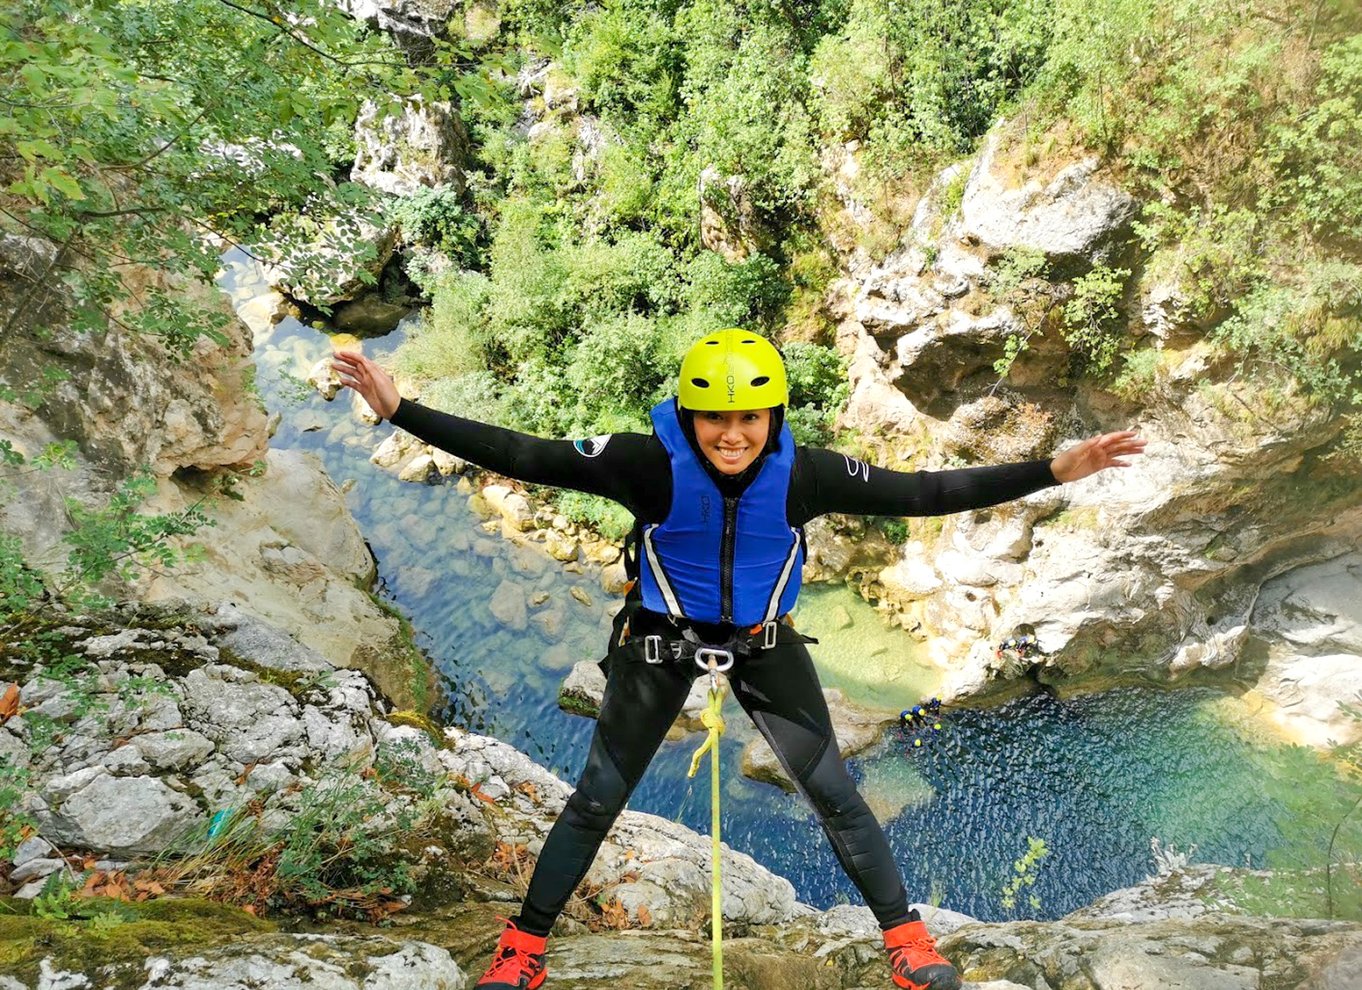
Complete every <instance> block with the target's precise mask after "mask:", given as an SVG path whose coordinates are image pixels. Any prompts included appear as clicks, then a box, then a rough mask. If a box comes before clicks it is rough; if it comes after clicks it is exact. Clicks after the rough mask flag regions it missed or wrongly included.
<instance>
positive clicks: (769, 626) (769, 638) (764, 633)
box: [761, 619, 776, 650]
mask: <svg viewBox="0 0 1362 990" xmlns="http://www.w3.org/2000/svg"><path fill="white" fill-rule="evenodd" d="M775 645H776V620H775V619H772V620H771V621H770V622H767V623H763V625H762V627H761V648H762V649H763V650H769V649H770V648H771V647H773V646H775Z"/></svg>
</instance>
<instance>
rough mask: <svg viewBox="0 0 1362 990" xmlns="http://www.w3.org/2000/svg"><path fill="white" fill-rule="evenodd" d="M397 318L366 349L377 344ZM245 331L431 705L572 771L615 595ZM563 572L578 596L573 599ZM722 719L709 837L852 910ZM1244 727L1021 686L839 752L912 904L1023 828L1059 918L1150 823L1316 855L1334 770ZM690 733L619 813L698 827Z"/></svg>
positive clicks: (1198, 836)
mask: <svg viewBox="0 0 1362 990" xmlns="http://www.w3.org/2000/svg"><path fill="white" fill-rule="evenodd" d="M224 287H225V288H227V289H228V291H229V292H232V293H233V295H234V297H235V298H236V299H237V301H238V304H239V303H240V302H241V300H243V299H245V298H249V297H250V296H252V295H254V294H255V293H257V292H258V291H259V290H260V287H258V286H256V285H255V284H254V283H253V281H252V276H251V274H250V272H249V271H248V270H246V269H245V268H238V267H235V266H234V267H233V268H232V269H231V270H230V271H229V273H228V275H227V276H226V277H225V280H224ZM405 332H406V331H405V328H404V327H400V328H399V329H398V330H396V331H394V332H393V333H392V334H389V335H387V336H386V337H384V338H382V339H380V340H368V341H365V342H364V344H363V348H364V350H365V352H366V353H367V354H369V355H370V356H371V357H378V356H381V355H383V354H385V353H388V352H390V351H391V350H392V349H393V348H394V347H396V346H397V344H398V343H399V342H400V341H401V339H402V337H403V335H404V333H405ZM340 340H341V342H342V344H344V343H345V339H344V338H341V339H340ZM256 341H257V346H256V358H257V363H258V364H259V367H260V373H259V376H258V380H259V386H260V389H261V393H262V395H263V396H264V398H265V401H266V404H267V405H268V407H269V408H270V410H271V411H275V410H278V411H280V412H282V413H283V416H284V418H283V423H282V425H281V427H280V429H279V432H278V434H277V435H276V436H275V438H274V440H273V445H274V446H276V447H286V448H298V449H303V450H307V451H311V452H314V453H315V454H317V456H319V457H320V458H321V460H322V461H323V463H324V464H325V467H326V469H327V471H328V472H329V473H330V475H331V476H332V477H333V478H335V479H336V481H337V482H342V481H344V480H346V479H354V480H355V482H356V483H355V486H354V488H353V489H352V490H351V491H350V493H349V495H348V500H349V507H350V510H351V512H352V513H353V514H354V516H355V518H356V519H357V521H358V523H359V525H360V528H361V530H362V531H363V533H364V535H365V537H366V538H367V539H368V541H369V543H370V545H371V547H372V548H373V551H374V554H375V556H376V558H377V560H378V567H379V574H380V580H381V583H382V587H381V593H382V594H383V596H384V597H386V598H388V599H390V600H391V601H393V602H394V603H396V605H397V606H398V607H399V608H400V609H401V610H402V611H403V612H404V613H406V614H407V615H408V616H409V617H410V618H411V620H412V622H413V624H414V626H415V628H416V629H417V631H418V643H419V645H420V646H421V647H422V648H423V649H424V650H425V651H426V653H427V654H428V655H429V656H430V657H431V659H432V661H433V662H434V663H435V664H436V665H437V667H438V669H439V670H440V672H441V673H442V675H443V676H444V677H445V679H446V681H447V683H448V687H449V692H450V697H451V703H450V705H449V708H448V710H447V711H446V712H445V713H444V716H445V719H446V720H447V721H448V722H450V723H452V724H459V725H465V726H467V727H469V728H472V729H475V730H478V731H482V732H487V733H490V734H492V735H495V736H497V737H498V738H500V739H503V740H505V741H507V742H509V743H511V744H513V745H515V746H517V747H519V748H520V749H522V750H524V751H525V752H527V753H529V754H530V755H531V756H533V757H534V758H535V759H536V760H537V761H538V762H540V763H542V764H543V765H544V766H546V767H548V768H549V769H551V770H552V771H553V772H554V773H556V774H558V775H559V776H561V777H563V778H564V779H566V780H568V781H569V782H571V781H573V780H575V778H576V774H577V772H578V771H579V769H580V766H581V763H582V761H583V760H584V758H585V754H586V749H587V744H588V742H589V740H590V733H591V731H592V728H593V726H594V723H593V722H592V721H590V720H588V719H584V718H580V717H577V716H572V715H567V714H565V713H563V712H562V711H560V710H559V708H558V705H557V701H556V698H557V690H558V686H559V684H560V683H561V681H562V678H563V677H564V676H565V675H566V673H567V671H568V669H570V668H571V666H572V665H573V664H574V663H575V662H577V661H578V660H583V659H595V658H597V657H599V656H600V654H601V653H602V652H603V649H604V644H605V638H606V631H607V630H608V628H609V617H610V614H611V612H612V611H613V609H614V607H616V602H614V601H613V600H611V599H609V598H607V596H606V595H604V594H603V593H602V592H601V590H600V586H599V584H598V583H597V581H596V580H595V579H594V577H592V576H590V575H573V574H567V573H564V572H563V571H562V569H561V567H559V565H557V564H554V563H553V562H552V561H550V560H549V559H548V558H547V557H545V556H543V555H541V554H539V553H536V552H533V551H529V550H519V549H516V548H515V547H513V546H512V545H510V544H509V543H507V542H506V541H504V540H502V539H501V538H500V537H499V536H497V535H495V534H491V535H489V534H488V533H486V532H484V530H483V528H482V525H481V523H482V520H481V519H480V518H479V517H478V516H476V515H475V514H474V513H472V512H471V511H470V510H469V508H468V504H467V499H466V497H465V496H464V495H462V494H460V493H458V492H456V491H455V488H454V485H453V484H452V483H447V484H441V485H433V486H425V485H415V484H407V483H402V482H399V481H397V480H396V478H395V476H394V475H393V474H391V473H389V472H388V471H386V470H380V469H378V468H376V467H374V466H373V465H371V464H370V463H369V461H368V457H369V454H370V453H371V452H372V450H373V448H374V447H375V446H376V445H377V443H378V442H379V441H380V440H381V439H382V438H383V437H385V436H386V435H387V434H388V432H389V430H390V427H388V426H386V425H381V426H377V427H370V426H365V425H362V424H360V423H359V422H358V421H357V420H356V419H354V418H353V417H352V416H351V414H350V411H349V398H350V393H349V392H348V391H345V392H342V395H341V397H340V398H339V399H338V400H336V401H335V402H332V403H329V404H328V403H326V402H324V401H323V400H322V399H321V398H320V397H318V396H317V395H315V393H312V394H306V393H305V394H304V395H302V396H301V397H299V396H298V395H297V389H296V388H294V387H292V386H291V385H290V384H289V383H288V381H287V379H286V377H285V375H284V374H283V373H284V372H286V373H287V374H288V375H292V376H296V377H302V376H304V375H306V373H307V371H308V369H309V368H310V367H311V366H312V365H313V364H314V363H315V362H316V361H317V360H319V359H321V358H323V357H325V356H326V355H327V354H329V353H330V350H331V338H329V337H328V336H327V335H326V334H325V333H322V332H320V331H318V330H315V329H312V328H310V327H305V326H302V325H301V324H299V323H298V322H297V321H294V320H291V319H286V320H284V321H283V322H281V323H279V324H278V325H276V326H275V327H274V328H273V329H272V330H262V329H257V338H256ZM453 480H455V479H451V481H453ZM503 582H510V583H511V585H512V586H518V588H517V592H516V593H523V594H526V595H527V597H529V598H530V599H531V600H533V599H534V598H535V597H536V596H537V595H538V594H539V593H546V594H547V596H548V597H547V598H546V600H545V601H544V602H543V604H542V605H539V606H537V607H533V608H531V610H530V612H531V621H530V622H529V625H528V626H527V628H526V629H524V630H521V631H512V630H508V629H505V628H503V627H502V626H501V625H500V624H499V623H498V622H497V621H496V620H494V619H493V617H492V614H491V612H490V609H489V603H490V601H491V599H492V596H493V595H494V594H495V593H497V589H498V588H499V587H501V586H502V583H503ZM574 587H577V588H578V589H579V590H580V592H582V593H584V595H583V597H585V598H587V599H589V601H590V604H589V605H588V604H585V603H583V602H582V601H579V600H578V599H577V598H575V597H573V596H572V594H571V591H572V589H573V588H574ZM798 616H799V620H800V625H801V628H803V629H805V630H806V631H808V632H810V633H812V634H813V635H815V636H819V637H820V638H821V639H823V643H822V644H820V645H819V646H815V647H812V650H813V655H814V658H815V661H817V662H819V664H820V668H821V669H823V670H824V671H825V674H826V678H825V679H826V681H827V682H828V683H829V684H833V683H835V684H837V685H838V686H839V687H841V688H842V689H843V690H845V691H846V692H847V693H848V695H850V696H851V697H853V698H859V699H861V700H863V701H870V700H877V701H879V703H880V704H881V705H882V706H884V707H887V708H890V709H893V710H897V709H898V708H900V707H906V706H908V705H910V704H912V703H913V702H915V701H917V700H920V699H921V698H922V697H923V696H924V695H925V694H927V693H929V692H930V690H931V686H932V684H933V683H934V674H933V672H932V671H931V669H930V668H929V667H926V666H924V665H921V664H920V663H919V662H918V661H917V660H916V659H915V658H914V656H913V647H912V645H911V643H910V642H909V641H908V639H907V638H906V637H904V636H899V635H897V634H894V633H892V632H890V631H887V630H884V629H883V628H881V627H880V626H879V624H878V619H877V618H876V617H875V615H874V613H873V611H871V610H870V609H869V608H868V607H866V606H864V604H863V603H860V602H859V601H858V600H855V599H854V598H853V596H851V595H850V594H849V593H848V592H845V591H829V590H819V589H810V590H809V591H808V592H806V597H805V600H804V601H803V602H802V603H801V611H800V613H798ZM848 620H849V621H850V625H849V626H847V625H846V623H847V621H848ZM839 626H844V627H845V628H838V627H839ZM867 671H869V674H867ZM726 711H727V714H728V725H729V729H730V731H729V733H728V735H726V736H725V738H724V742H723V747H722V758H723V764H724V776H725V784H724V793H723V795H722V801H723V819H722V831H723V837H724V840H725V841H726V842H727V843H729V844H730V845H731V846H732V847H733V848H735V849H739V850H742V851H744V852H747V853H749V854H751V855H752V856H753V857H755V858H756V859H757V860H758V861H759V862H761V863H763V864H764V865H766V866H768V867H769V868H771V869H772V870H774V871H775V872H777V873H780V874H782V875H783V876H786V877H788V878H790V880H791V881H792V882H793V883H794V884H795V887H796V889H797V890H798V893H799V897H800V899H801V900H803V901H806V902H808V903H811V904H813V905H815V906H818V907H827V906H830V905H832V904H834V903H838V902H841V901H848V900H849V901H851V902H852V903H860V900H859V896H858V895H857V893H856V892H855V890H854V888H852V886H851V884H850V882H849V881H848V880H847V879H846V877H845V876H844V875H843V874H842V872H841V869H840V868H839V867H838V865H837V863H836V860H835V859H834V857H833V855H832V850H831V848H830V846H829V844H828V842H827V840H826V838H825V837H824V836H823V834H822V832H821V830H820V829H819V828H818V825H817V821H816V819H815V818H814V816H813V814H812V812H811V811H810V810H809V809H808V808H807V807H806V806H805V805H804V803H803V802H802V800H800V799H799V798H797V797H795V796H792V795H789V794H786V793H785V792H783V791H781V790H780V789H778V788H776V787H774V786H772V785H769V784H761V783H756V782H754V781H751V780H748V779H746V778H744V777H742V776H741V775H740V774H739V773H737V772H736V768H737V765H738V759H739V754H740V753H741V750H742V747H743V746H744V745H746V744H747V743H748V742H749V741H750V740H751V739H752V738H753V737H754V735H755V732H754V730H753V729H752V728H751V726H750V724H749V723H748V722H747V720H746V718H745V716H744V715H743V714H742V713H741V711H740V710H739V709H738V707H737V705H736V703H735V702H733V701H731V700H730V701H729V703H728V708H727V709H726ZM1253 724H1254V723H1253V722H1252V721H1251V720H1250V719H1249V713H1248V712H1246V710H1245V708H1244V706H1243V705H1242V704H1240V703H1239V702H1237V701H1235V700H1234V699H1231V698H1227V697H1225V696H1223V695H1221V694H1218V693H1216V692H1212V691H1204V690H1197V691H1180V692H1176V693H1165V692H1158V691H1153V690H1122V691H1114V692H1109V693H1106V694H1102V695H1097V696H1090V697H1086V698H1080V699H1077V700H1072V701H1058V700H1055V699H1051V698H1032V699H1027V700H1022V701H1018V702H1015V703H1013V704H1010V705H1007V706H1004V707H1002V708H997V709H991V710H987V711H971V710H962V711H955V712H949V713H947V714H946V716H945V717H944V719H943V731H942V732H941V733H940V734H936V735H932V736H929V737H927V738H925V739H924V745H923V746H922V747H920V748H914V747H913V746H912V745H911V743H912V739H911V737H905V736H902V735H901V734H899V733H898V732H897V731H895V732H891V733H890V736H889V737H888V738H887V739H885V740H884V741H883V743H882V744H881V745H880V746H879V747H878V748H877V749H876V750H875V751H874V752H872V753H870V754H866V755H864V756H863V757H862V758H859V759H856V760H853V761H852V763H851V767H852V771H853V773H854V774H855V775H856V776H857V778H858V779H859V780H860V781H861V787H862V792H863V793H864V794H865V795H866V798H867V800H868V801H869V802H870V804H871V806H872V808H874V809H875V811H876V814H877V816H878V817H879V818H880V820H881V821H882V822H884V824H885V828H886V831H887V832H888V834H889V839H890V843H891V845H892V847H893V849H894V851H895V854H896V856H897V858H898V860H899V863H900V866H901V869H902V871H903V875H904V880H905V883H906V884H907V885H908V888H909V892H910V894H911V896H912V897H913V898H914V899H918V900H925V899H927V898H928V897H929V896H932V895H933V894H935V896H937V897H939V898H940V901H941V903H942V905H943V906H945V907H948V908H951V909H953V910H958V911H964V912H967V913H969V914H972V915H975V916H977V917H981V918H989V919H993V918H1001V917H1007V916H1010V912H1008V911H1006V910H1005V909H1004V908H1003V907H1002V904H1001V889H1002V887H1003V885H1004V884H1005V883H1006V882H1007V881H1008V879H1009V878H1010V877H1012V876H1013V863H1014V861H1015V860H1017V859H1018V858H1019V857H1020V856H1022V855H1023V853H1025V851H1026V848H1027V840H1028V837H1032V836H1034V837H1036V838H1040V839H1043V840H1044V841H1045V843H1046V845H1047V847H1048V848H1049V850H1050V853H1049V855H1048V856H1046V857H1045V858H1044V859H1043V860H1042V861H1041V863H1040V865H1039V868H1038V870H1037V872H1036V884H1035V887H1034V888H1032V890H1031V892H1032V893H1034V894H1035V895H1036V896H1037V897H1038V899H1039V905H1040V906H1039V908H1032V907H1030V906H1027V905H1025V904H1024V902H1023V905H1022V907H1021V908H1019V909H1018V913H1021V914H1025V915H1027V916H1040V917H1056V916H1058V915H1061V914H1064V913H1066V912H1068V911H1071V910H1073V909H1075V908H1077V907H1080V906H1082V905H1083V904H1085V903H1087V902H1089V901H1091V900H1092V899H1093V898H1094V897H1096V896H1098V895H1100V894H1102V893H1105V892H1107V891H1110V890H1113V889H1116V888H1119V887H1122V886H1126V885H1129V884H1131V883H1135V882H1137V881H1139V880H1140V879H1142V878H1143V877H1145V876H1146V875H1147V874H1148V873H1150V872H1151V868H1152V861H1151V856H1150V838H1151V837H1154V836H1157V837H1158V838H1159V839H1160V840H1161V841H1162V842H1163V843H1164V844H1165V845H1167V844H1168V843H1173V844H1175V845H1176V846H1177V847H1178V848H1180V849H1185V848H1186V847H1188V846H1189V845H1192V844H1195V845H1196V846H1197V847H1198V853H1197V857H1196V858H1197V859H1199V860H1205V861H1211V862H1219V863H1226V864H1234V865H1243V864H1245V863H1251V864H1253V865H1263V864H1264V863H1265V862H1266V861H1267V860H1268V858H1269V857H1272V858H1274V859H1279V860H1282V861H1284V862H1288V863H1291V864H1293V865H1297V864H1308V865H1314V864H1317V863H1318V862H1319V861H1320V860H1319V858H1318V854H1317V850H1318V849H1321V848H1323V843H1324V842H1327V832H1328V830H1329V829H1330V828H1332V825H1333V822H1334V821H1335V820H1336V819H1337V816H1338V815H1341V814H1342V810H1346V809H1342V810H1339V809H1337V808H1336V807H1335V806H1336V805H1339V804H1340V802H1341V801H1342V793H1341V791H1340V787H1339V784H1338V778H1337V776H1336V773H1335V770H1334V769H1333V767H1332V766H1331V765H1330V764H1329V763H1328V762H1326V761H1325V760H1323V759H1321V758H1320V757H1319V756H1317V755H1316V754H1314V753H1313V752H1310V751H1306V750H1301V749H1298V748H1294V747H1285V746H1281V745H1279V744H1275V743H1273V742H1272V741H1270V740H1267V739H1260V738H1257V737H1256V736H1255V731H1254V729H1253ZM700 738H701V737H700V736H698V735H696V736H691V737H689V738H688V739H686V740H683V741H681V742H667V743H664V744H663V747H662V750H661V752H660V753H659V754H658V757H657V759H656V760H655V761H654V763H653V765H652V767H651V768H650V769H649V772H648V774H647V776H646V777H645V778H644V780H643V782H642V783H641V784H640V786H639V788H638V791H637V792H636V793H635V796H634V798H633V800H632V802H631V805H630V806H631V807H632V808H634V809H637V810H642V811H649V812H653V813H655V814H659V815H663V816H666V817H668V818H679V819H680V820H681V821H683V822H684V823H685V824H687V825H689V826H690V827H692V828H695V829H696V830H698V831H702V832H707V831H708V827H709V798H710V795H709V783H708V774H707V773H702V774H701V775H700V778H699V779H697V780H696V781H695V782H694V784H693V785H691V784H689V783H688V782H687V781H686V778H685V771H686V766H687V764H688V763H689V759H690V753H691V752H692V750H693V749H694V747H695V746H696V745H698V744H699V742H700ZM1331 815H1333V817H1332V818H1331V817H1330V816H1331Z"/></svg>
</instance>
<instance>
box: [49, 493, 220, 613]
mask: <svg viewBox="0 0 1362 990" xmlns="http://www.w3.org/2000/svg"><path fill="white" fill-rule="evenodd" d="M155 491H156V481H155V479H154V478H153V477H152V475H151V472H150V471H146V470H143V471H141V472H139V473H137V474H135V475H134V476H133V477H131V478H129V479H127V480H126V481H124V482H123V483H122V484H121V485H120V486H119V487H118V490H117V491H115V492H114V493H113V495H112V496H110V498H109V503H108V505H107V506H101V507H99V508H96V509H87V508H86V507H85V506H83V505H81V504H80V503H79V502H77V501H76V500H74V499H67V500H66V511H67V513H68V515H69V516H70V517H71V520H72V522H73V524H74V527H75V528H74V529H72V530H71V531H70V532H68V533H66V534H64V535H63V537H62V539H63V540H64V541H65V542H66V543H69V544H70V545H71V548H72V549H71V552H70V554H68V556H67V565H68V571H67V573H68V575H69V576H70V582H71V583H72V584H78V585H80V586H88V585H93V584H96V583H98V582H99V581H102V580H103V579H104V578H105V577H107V576H108V575H110V574H114V573H116V574H118V575H119V576H120V577H123V578H125V579H130V578H132V577H133V576H134V575H135V574H136V573H137V571H138V570H139V569H142V568H149V567H153V566H155V565H158V564H159V565H161V566H170V565H172V564H174V563H175V562H176V561H177V560H178V559H179V557H180V552H179V551H177V550H176V549H175V548H174V547H173V546H172V545H171V544H170V543H169V542H168V541H169V540H170V539H171V538H172V537H176V536H188V535H190V534H192V533H195V532H197V531H198V529H199V528H200V527H201V526H216V525H217V523H216V522H214V521H213V520H211V519H209V518H208V517H207V516H206V515H205V514H204V512H203V510H202V509H200V508H199V506H198V503H195V504H194V505H191V506H190V507H189V508H187V509H185V510H184V511H182V512H175V513H170V514H166V515H146V514H143V513H139V512H138V511H137V509H138V507H139V506H140V505H141V503H142V502H143V501H144V500H145V499H146V498H147V497H148V496H149V495H152V494H153V493H154V492H155Z"/></svg>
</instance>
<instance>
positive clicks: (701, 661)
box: [695, 646, 733, 674]
mask: <svg viewBox="0 0 1362 990" xmlns="http://www.w3.org/2000/svg"><path fill="white" fill-rule="evenodd" d="M711 657H713V658H714V666H713V668H711V667H710V658H711ZM720 657H723V658H724V662H723V663H720V662H719V658H720ZM695 664H696V666H697V667H699V668H700V669H701V670H704V671H709V670H711V669H713V670H716V671H718V672H719V673H721V674H722V673H723V672H724V671H726V670H728V668H730V667H732V666H733V654H732V653H731V652H730V651H728V650H724V649H720V648H719V647H716V646H702V647H700V648H699V649H698V650H696V651H695Z"/></svg>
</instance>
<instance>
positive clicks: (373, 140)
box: [337, 96, 469, 332]
mask: <svg viewBox="0 0 1362 990" xmlns="http://www.w3.org/2000/svg"><path fill="white" fill-rule="evenodd" d="M355 148H356V151H355V165H354V168H353V169H352V170H351V172H350V178H351V180H352V181H354V182H359V183H363V184H364V185H366V186H371V187H372V188H374V189H379V190H382V191H383V192H385V193H388V194H390V195H393V196H410V195H412V194H413V193H415V192H416V191H417V190H419V189H422V188H427V189H430V188H434V189H448V190H449V191H450V192H452V193H453V194H454V195H457V196H461V195H463V192H464V174H463V165H464V162H465V161H466V160H467V158H468V150H469V142H468V133H467V131H466V130H465V128H464V125H463V121H462V119H461V118H460V117H459V114H458V113H457V112H456V111H455V110H454V108H453V107H452V106H451V105H450V104H448V103H431V104H426V103H424V102H423V101H422V100H421V98H420V97H419V96H417V97H413V98H411V99H409V100H407V101H406V102H405V103H404V104H403V106H402V107H401V108H400V109H399V110H398V111H397V112H391V111H390V110H389V109H388V108H385V107H383V106H382V105H380V104H379V103H377V102H375V101H373V100H366V101H365V103H364V106H363V107H362V108H361V109H360V112H359V117H358V118H357V119H356V120H355ZM339 315H340V314H339V313H338V314H337V316H338V318H339ZM396 322H397V320H396V319H394V320H393V322H392V324H390V325H389V327H388V328H387V329H391V327H392V326H394V325H396ZM337 325H339V322H338V324H337ZM375 332H378V331H375Z"/></svg>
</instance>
